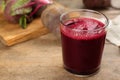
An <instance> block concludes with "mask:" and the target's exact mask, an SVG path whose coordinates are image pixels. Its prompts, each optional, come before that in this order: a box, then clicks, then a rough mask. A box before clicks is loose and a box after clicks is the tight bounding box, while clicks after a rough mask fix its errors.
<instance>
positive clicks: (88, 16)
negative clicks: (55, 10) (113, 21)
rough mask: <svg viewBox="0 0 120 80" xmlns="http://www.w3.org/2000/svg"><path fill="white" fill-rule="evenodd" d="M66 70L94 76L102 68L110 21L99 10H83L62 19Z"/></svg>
mask: <svg viewBox="0 0 120 80" xmlns="http://www.w3.org/2000/svg"><path fill="white" fill-rule="evenodd" d="M60 22H61V26H60V32H61V41H62V53H63V62H64V68H65V69H66V70H67V71H69V72H71V73H74V74H76V75H80V76H90V75H92V74H94V73H96V72H97V71H98V70H99V69H100V63H101V58H102V53H103V49H104V44H105V37H106V27H107V26H108V23H109V21H108V18H107V17H106V16H105V15H104V14H102V13H100V12H97V11H94V10H87V9H79V10H73V11H69V12H66V13H63V14H62V15H61V16H60Z"/></svg>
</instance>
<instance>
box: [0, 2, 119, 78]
mask: <svg viewBox="0 0 120 80" xmlns="http://www.w3.org/2000/svg"><path fill="white" fill-rule="evenodd" d="M68 1H69V0H68ZM104 12H105V14H107V16H108V17H112V18H113V15H114V16H115V15H118V14H119V13H120V11H119V10H112V11H111V10H110V11H107V10H105V11H104ZM61 51H62V50H61V43H60V41H58V40H57V39H56V37H55V36H54V35H53V34H51V33H48V34H47V35H44V36H42V37H38V38H36V39H33V40H29V41H26V42H23V43H20V44H17V45H14V46H11V47H6V46H4V45H3V44H2V43H0V80H120V49H119V48H118V47H117V46H115V45H112V44H111V43H109V42H107V41H106V44H105V49H104V54H103V58H102V63H101V69H100V72H99V73H97V74H96V75H94V76H91V77H88V78H80V77H77V76H74V75H72V74H71V73H69V72H67V71H66V70H64V68H63V62H62V52H61Z"/></svg>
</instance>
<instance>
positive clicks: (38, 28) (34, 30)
mask: <svg viewBox="0 0 120 80" xmlns="http://www.w3.org/2000/svg"><path fill="white" fill-rule="evenodd" d="M46 33H48V30H47V29H46V28H45V27H44V26H43V24H42V22H41V19H40V18H38V19H35V20H34V21H33V22H32V23H30V24H29V25H28V26H27V28H26V29H22V28H21V27H20V26H19V25H18V24H12V23H10V22H7V21H6V20H5V18H4V16H3V13H2V12H1V11H0V41H1V42H2V43H3V44H5V45H7V46H11V45H14V44H17V43H20V42H23V41H26V40H29V39H32V38H35V37H38V36H42V35H44V34H46Z"/></svg>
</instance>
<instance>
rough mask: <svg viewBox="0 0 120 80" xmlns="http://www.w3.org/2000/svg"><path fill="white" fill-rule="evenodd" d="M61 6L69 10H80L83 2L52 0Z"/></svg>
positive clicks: (80, 0)
mask: <svg viewBox="0 0 120 80" xmlns="http://www.w3.org/2000/svg"><path fill="white" fill-rule="evenodd" d="M54 1H57V2H59V3H61V4H63V5H64V6H66V7H70V8H82V7H83V1H82V0H54Z"/></svg>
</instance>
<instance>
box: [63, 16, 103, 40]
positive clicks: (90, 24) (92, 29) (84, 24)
mask: <svg viewBox="0 0 120 80" xmlns="http://www.w3.org/2000/svg"><path fill="white" fill-rule="evenodd" d="M65 25H66V26H65V27H64V28H62V33H63V34H65V35H66V36H68V37H72V38H75V39H93V38H97V37H99V36H101V35H104V34H105V29H104V28H103V27H104V24H103V23H102V22H100V21H98V20H95V19H91V18H75V19H72V20H69V21H67V22H66V23H65ZM101 28H102V29H101Z"/></svg>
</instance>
